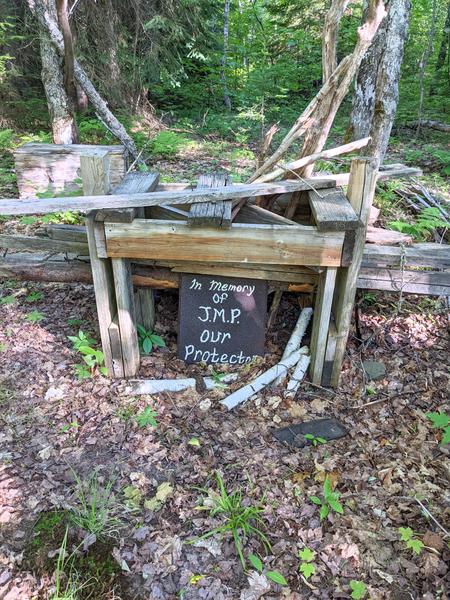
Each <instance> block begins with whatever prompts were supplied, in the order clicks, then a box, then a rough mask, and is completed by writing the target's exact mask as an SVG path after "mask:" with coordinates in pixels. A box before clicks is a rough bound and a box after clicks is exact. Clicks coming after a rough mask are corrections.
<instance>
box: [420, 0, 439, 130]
mask: <svg viewBox="0 0 450 600" xmlns="http://www.w3.org/2000/svg"><path fill="white" fill-rule="evenodd" d="M436 17H437V0H433V11H432V14H431V24H430V29H429V30H428V43H427V46H426V48H425V50H424V51H423V54H422V58H421V61H420V68H419V108H418V110H417V121H418V123H419V125H418V126H417V131H416V136H417V135H418V134H419V132H420V123H421V121H422V117H423V99H424V95H425V72H426V70H427V66H428V61H429V60H430V56H431V55H432V53H433V41H434V32H435V29H436Z"/></svg>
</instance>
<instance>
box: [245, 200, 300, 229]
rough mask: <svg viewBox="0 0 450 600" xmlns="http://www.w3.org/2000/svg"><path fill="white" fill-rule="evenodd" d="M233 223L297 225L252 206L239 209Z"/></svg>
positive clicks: (268, 211)
mask: <svg viewBox="0 0 450 600" xmlns="http://www.w3.org/2000/svg"><path fill="white" fill-rule="evenodd" d="M234 222H235V223H267V224H271V223H272V224H278V225H298V223H296V222H295V221H291V220H290V219H286V218H285V217H282V216H281V215H277V214H276V213H274V212H272V211H270V210H267V209H265V208H261V206H256V205H253V204H244V206H242V207H241V209H240V210H239V212H238V214H237V215H236V218H235V219H234Z"/></svg>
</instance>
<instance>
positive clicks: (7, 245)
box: [0, 233, 89, 256]
mask: <svg viewBox="0 0 450 600" xmlns="http://www.w3.org/2000/svg"><path fill="white" fill-rule="evenodd" d="M84 239H85V241H84V243H83V242H72V241H65V240H54V239H50V238H46V237H37V236H30V235H0V248H2V249H8V250H37V251H40V250H47V251H48V252H63V253H69V254H76V255H79V256H87V255H88V254H89V246H88V243H87V238H86V233H85V234H84Z"/></svg>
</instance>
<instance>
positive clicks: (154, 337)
mask: <svg viewBox="0 0 450 600" xmlns="http://www.w3.org/2000/svg"><path fill="white" fill-rule="evenodd" d="M150 339H151V341H152V342H153V345H154V346H158V347H159V348H163V347H164V346H165V345H166V342H165V341H164V340H163V339H162V337H161V336H160V335H156V334H154V333H152V334H151V336H150Z"/></svg>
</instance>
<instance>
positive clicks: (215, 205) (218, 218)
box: [188, 174, 232, 229]
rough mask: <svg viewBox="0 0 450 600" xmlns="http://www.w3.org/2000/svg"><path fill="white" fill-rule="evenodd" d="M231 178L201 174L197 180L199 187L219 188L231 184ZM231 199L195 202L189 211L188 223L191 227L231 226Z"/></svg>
mask: <svg viewBox="0 0 450 600" xmlns="http://www.w3.org/2000/svg"><path fill="white" fill-rule="evenodd" d="M229 183H230V180H229V178H228V177H226V176H224V175H218V174H212V175H207V174H205V175H201V176H200V177H199V179H198V182H197V189H209V188H217V187H223V186H227V185H229ZM231 209H232V202H231V200H222V201H221V202H204V203H202V204H193V205H192V206H191V210H190V211H189V217H188V225H190V226H191V227H204V226H207V227H219V228H221V229H228V228H229V227H231Z"/></svg>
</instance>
